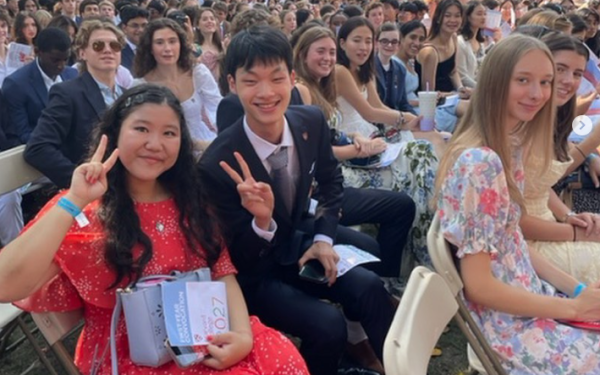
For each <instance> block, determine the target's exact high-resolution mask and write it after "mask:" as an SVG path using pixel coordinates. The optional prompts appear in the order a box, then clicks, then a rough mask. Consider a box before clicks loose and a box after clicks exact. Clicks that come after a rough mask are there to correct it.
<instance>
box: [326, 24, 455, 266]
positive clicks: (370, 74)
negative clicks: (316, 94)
mask: <svg viewBox="0 0 600 375" xmlns="http://www.w3.org/2000/svg"><path fill="white" fill-rule="evenodd" d="M374 36H375V33H374V30H373V26H372V25H371V23H370V22H369V21H368V20H367V19H366V18H363V17H353V18H350V19H349V20H348V21H347V22H346V23H344V25H343V26H342V27H341V29H340V30H339V34H338V39H337V65H336V67H335V83H336V86H337V103H334V104H335V106H336V107H337V109H338V110H339V112H340V114H341V119H340V121H337V122H335V123H332V124H331V126H332V127H334V128H335V129H336V130H339V131H342V132H345V133H356V134H359V135H360V136H362V137H364V138H373V137H383V138H384V139H385V140H386V141H387V142H388V143H390V144H400V147H401V149H400V150H401V151H400V154H399V156H398V157H397V158H396V160H395V161H394V162H393V163H392V164H391V165H390V166H389V167H387V168H378V169H366V170H361V169H357V168H345V169H344V170H343V172H344V183H345V184H346V185H348V186H352V187H357V188H360V187H370V188H380V189H391V190H397V191H403V192H405V193H407V194H408V195H409V196H410V197H411V198H412V199H413V200H414V201H415V204H416V208H417V213H416V219H415V227H414V228H413V232H412V246H413V251H414V252H415V254H416V255H417V258H418V259H419V261H421V262H423V263H428V262H429V257H428V254H427V241H426V234H427V230H428V228H429V224H430V223H431V218H432V214H431V211H430V210H429V208H428V204H429V201H430V199H431V194H432V192H433V191H432V188H433V178H434V176H435V171H436V169H437V163H438V159H437V157H436V153H437V154H438V155H439V156H441V154H442V153H443V152H444V148H445V140H444V139H443V136H442V135H441V134H440V133H437V132H435V131H431V132H421V131H419V130H418V121H413V120H415V116H414V115H413V114H411V113H409V112H400V111H396V110H392V109H390V108H388V107H386V106H385V105H384V104H383V103H382V102H381V100H380V98H379V96H378V94H377V88H376V85H375V80H374V76H375V72H374V52H373V40H374ZM375 124H380V125H375ZM415 138H421V139H419V140H415Z"/></svg>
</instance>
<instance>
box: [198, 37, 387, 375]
mask: <svg viewBox="0 0 600 375" xmlns="http://www.w3.org/2000/svg"><path fill="white" fill-rule="evenodd" d="M225 65H226V73H227V76H228V81H229V86H230V88H231V91H232V92H234V93H236V94H237V95H238V96H239V98H240V101H241V102H242V105H243V107H244V111H245V116H244V117H243V118H242V119H240V120H239V121H237V122H236V123H235V124H234V125H232V126H231V127H229V128H228V129H226V130H225V131H223V132H222V133H220V134H219V136H218V137H217V138H216V139H215V140H214V141H213V143H212V144H211V146H210V147H209V148H208V149H207V151H206V152H205V154H204V155H203V157H202V159H201V160H200V165H199V168H200V171H201V174H202V178H203V182H204V186H205V187H206V189H207V192H208V194H209V195H210V196H211V198H212V200H213V202H214V203H215V205H216V208H217V211H218V214H219V215H220V217H221V219H222V220H223V223H227V228H225V231H226V232H225V238H226V239H227V241H228V248H229V251H230V253H231V257H232V260H233V262H234V264H235V265H236V267H237V268H238V272H239V274H238V280H239V282H240V285H241V287H242V289H243V291H244V295H245V298H246V301H247V302H248V306H249V309H250V312H251V313H253V314H256V315H258V316H259V317H260V318H261V319H262V320H263V321H264V322H265V323H266V324H267V325H270V326H272V327H274V328H277V329H280V330H282V331H284V332H287V333H290V334H292V335H294V336H297V337H300V339H301V340H302V345H301V348H300V351H301V353H302V354H303V356H304V358H305V359H306V362H307V364H308V366H309V369H310V372H311V374H313V375H321V374H322V375H325V374H336V373H337V365H338V361H339V358H340V357H341V354H342V352H343V350H344V347H345V344H346V340H347V330H346V320H345V318H344V315H345V317H346V318H347V319H349V320H351V321H355V322H360V323H361V324H362V326H363V327H364V329H365V331H366V333H367V335H368V338H369V341H370V343H371V346H372V347H373V349H374V351H375V353H376V354H377V355H378V357H379V359H381V357H382V351H383V341H384V339H385V335H386V334H387V331H388V329H389V326H390V324H391V321H392V318H393V315H394V311H395V305H394V303H393V301H392V298H391V296H390V295H389V294H388V293H387V292H386V290H385V288H384V287H383V284H382V282H381V281H380V280H379V278H378V276H377V275H376V274H375V273H373V272H371V271H368V270H366V269H364V268H362V267H360V266H359V267H355V268H353V269H352V270H350V271H349V272H348V273H346V274H344V275H343V276H342V277H340V278H339V279H338V278H337V277H336V275H337V266H336V264H337V261H338V258H339V257H338V255H337V253H336V252H335V251H334V250H333V247H332V244H333V243H334V242H335V240H336V237H337V234H338V230H339V228H338V222H339V217H340V207H341V203H342V199H343V188H342V181H343V177H342V175H341V171H340V169H339V166H338V163H337V161H336V160H335V158H334V156H333V152H332V149H331V144H330V140H329V128H328V126H327V123H326V121H325V118H324V116H323V113H322V112H321V111H320V110H319V109H318V108H317V107H313V106H302V107H296V106H292V107H290V108H289V109H288V104H289V101H290V93H291V90H292V85H293V83H294V73H293V72H292V51H291V46H290V45H289V43H288V41H287V38H286V37H285V35H284V34H283V33H282V32H281V31H279V30H275V29H272V28H270V27H268V26H259V27H252V28H250V29H249V30H246V31H242V32H240V33H239V34H237V35H236V36H235V37H234V38H233V40H232V41H231V44H230V45H229V47H228V51H227V56H226V62H225ZM274 157H275V158H276V159H278V161H275V160H273V158H274ZM281 160H284V162H282V161H281ZM313 182H315V183H316V185H317V186H318V187H317V189H318V193H317V194H316V195H317V196H318V197H319V202H318V205H317V207H316V211H315V212H316V213H315V216H314V217H311V215H310V214H308V206H309V202H310V196H311V192H312V188H313V186H314V185H315V184H314V183H313ZM355 236H364V235H363V234H360V233H356V234H355ZM311 260H313V261H317V262H318V263H319V264H320V265H322V267H323V268H324V270H325V275H326V277H327V282H326V283H325V284H317V283H313V282H310V281H306V280H303V279H302V278H300V277H299V275H298V272H299V269H300V268H301V267H302V266H303V265H305V264H306V263H307V262H308V261H311ZM323 299H327V300H330V301H332V302H335V303H339V304H340V305H341V306H342V308H343V313H342V311H341V310H340V309H338V308H337V307H335V306H334V305H332V304H330V303H327V302H324V301H323Z"/></svg>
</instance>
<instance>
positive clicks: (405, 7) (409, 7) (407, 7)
mask: <svg viewBox="0 0 600 375" xmlns="http://www.w3.org/2000/svg"><path fill="white" fill-rule="evenodd" d="M400 11H401V12H410V13H412V14H417V13H419V8H417V6H416V5H415V4H413V3H402V4H400Z"/></svg>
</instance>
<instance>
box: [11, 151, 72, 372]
mask: <svg viewBox="0 0 600 375" xmlns="http://www.w3.org/2000/svg"><path fill="white" fill-rule="evenodd" d="M24 151H25V146H18V147H15V148H12V149H10V150H6V151H3V152H0V176H1V178H0V195H2V194H5V193H8V192H10V191H13V190H15V189H18V188H20V187H21V186H24V185H26V184H28V183H31V182H33V181H35V180H37V179H39V178H40V177H42V174H41V173H40V172H39V171H38V170H36V169H35V168H33V167H32V166H30V165H29V164H27V162H25V159H23V152H24ZM24 314H25V313H24V312H23V311H22V310H20V309H18V308H17V307H15V306H13V305H10V304H0V337H2V335H3V334H6V333H9V330H10V331H12V330H13V329H14V328H16V326H17V325H18V326H19V327H20V328H21V329H22V330H23V333H24V334H25V336H26V337H27V339H28V340H29V342H30V343H31V344H32V346H33V348H34V350H35V351H36V353H37V354H38V356H39V358H40V361H41V362H42V363H43V364H44V366H45V367H46V369H47V370H48V372H49V373H50V374H52V375H56V371H55V370H54V369H53V368H52V365H51V364H50V362H49V361H48V359H47V358H46V356H45V355H44V352H43V351H42V350H41V348H40V347H39V345H38V344H37V342H36V341H35V338H34V337H33V334H32V332H31V331H30V330H29V329H28V328H27V326H26V325H25V323H24V322H23V319H22V317H23V315H24ZM31 316H32V318H33V320H34V321H35V323H36V325H37V327H38V328H39V330H40V332H42V334H43V335H44V338H45V339H46V340H47V341H48V344H49V345H50V347H51V348H52V350H53V352H54V353H55V354H56V356H57V358H58V359H59V361H60V362H61V364H62V365H63V367H64V368H65V370H67V373H68V374H69V375H78V374H79V370H77V368H76V367H75V365H74V363H73V357H72V356H71V355H70V354H69V352H68V350H67V349H66V348H65V346H64V345H63V343H62V339H63V338H64V337H66V336H67V335H68V334H69V333H70V332H71V331H73V329H75V328H76V327H78V326H80V325H81V321H82V319H83V312H82V310H76V311H69V312H65V313H53V312H52V313H33V314H31ZM5 327H6V329H5Z"/></svg>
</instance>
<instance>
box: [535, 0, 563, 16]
mask: <svg viewBox="0 0 600 375" xmlns="http://www.w3.org/2000/svg"><path fill="white" fill-rule="evenodd" d="M540 8H542V9H547V10H551V11H553V12H556V13H558V14H565V11H564V10H563V8H562V6H561V5H560V4H555V3H546V4H544V5H542V6H541V7H540Z"/></svg>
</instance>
